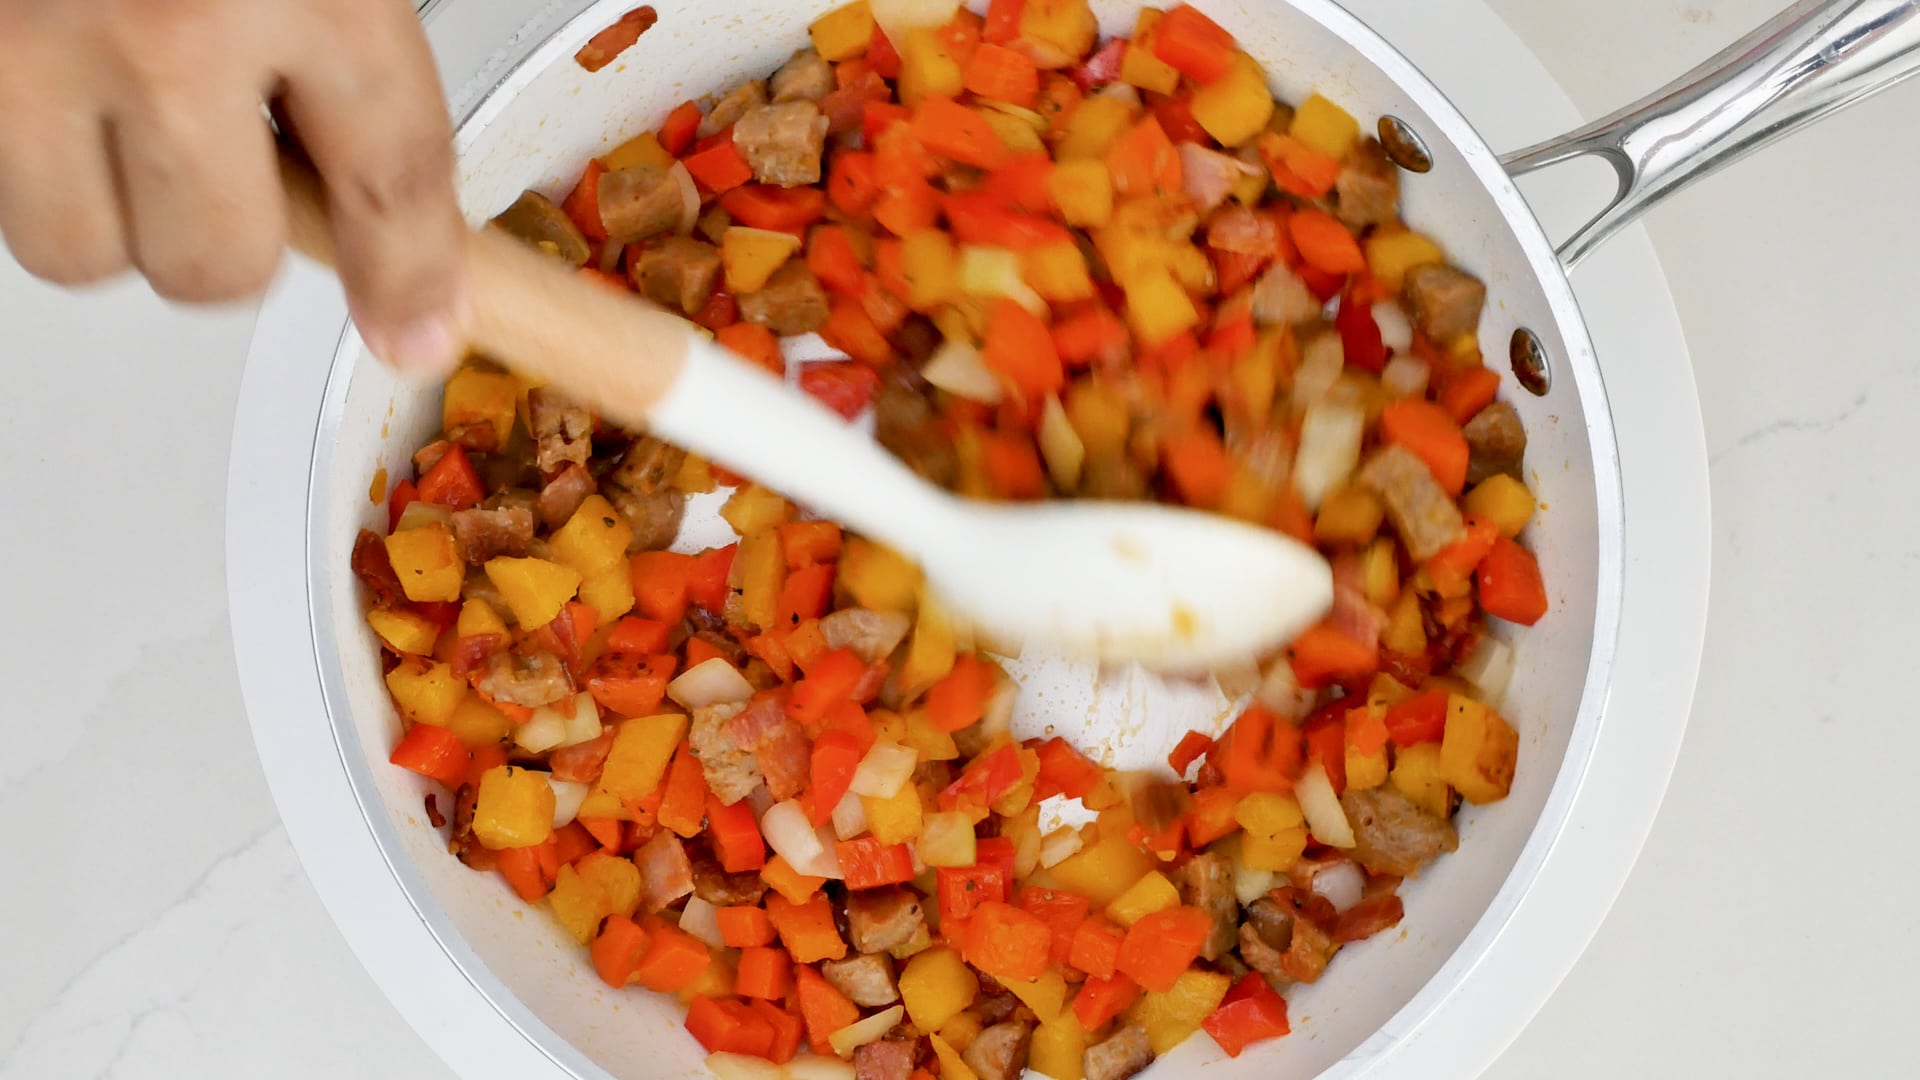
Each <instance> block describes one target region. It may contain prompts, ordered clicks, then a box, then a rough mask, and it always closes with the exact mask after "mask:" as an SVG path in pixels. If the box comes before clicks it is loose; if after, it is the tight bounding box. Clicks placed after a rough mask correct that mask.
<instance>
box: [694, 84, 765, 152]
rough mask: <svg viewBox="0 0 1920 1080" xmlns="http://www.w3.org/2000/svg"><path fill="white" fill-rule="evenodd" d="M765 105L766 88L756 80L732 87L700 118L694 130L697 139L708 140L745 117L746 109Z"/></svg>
mask: <svg viewBox="0 0 1920 1080" xmlns="http://www.w3.org/2000/svg"><path fill="white" fill-rule="evenodd" d="M766 103H767V88H766V86H765V84H763V83H761V82H760V80H758V79H750V80H748V81H746V82H743V83H741V84H740V85H739V86H736V87H734V88H733V89H732V90H731V91H729V92H728V93H727V96H726V97H723V98H721V99H720V100H719V102H718V103H716V104H715V105H714V107H713V109H712V110H711V111H709V112H708V113H707V115H705V116H703V117H701V118H700V126H699V127H697V128H695V129H694V134H695V135H696V136H698V137H699V138H702V139H705V138H710V137H712V136H714V135H718V134H720V133H721V132H722V131H725V130H726V129H727V128H729V127H731V126H733V125H734V124H736V123H738V122H739V121H740V118H741V117H742V116H745V115H746V113H747V110H748V109H751V108H755V107H756V106H760V105H765V104H766Z"/></svg>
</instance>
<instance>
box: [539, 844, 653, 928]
mask: <svg viewBox="0 0 1920 1080" xmlns="http://www.w3.org/2000/svg"><path fill="white" fill-rule="evenodd" d="M627 865H629V866H631V865H633V864H632V863H628V864H627ZM547 906H548V907H550V908H552V909H553V917H554V918H555V919H556V920H558V921H559V923H560V925H561V926H563V927H565V928H566V931H567V933H569V934H572V935H573V936H574V938H575V940H577V941H579V942H580V944H582V945H588V944H591V943H592V942H593V939H594V936H595V935H596V934H598V933H599V932H600V920H602V919H604V918H606V917H607V896H606V891H605V890H603V889H602V888H601V887H600V883H599V882H597V881H589V880H587V879H586V878H584V877H582V876H581V875H580V872H579V871H577V870H575V869H574V868H573V867H571V866H562V867H561V868H560V873H559V875H558V876H557V877H555V878H554V881H553V891H552V892H550V893H548V894H547Z"/></svg>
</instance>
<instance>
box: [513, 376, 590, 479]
mask: <svg viewBox="0 0 1920 1080" xmlns="http://www.w3.org/2000/svg"><path fill="white" fill-rule="evenodd" d="M527 427H528V428H530V429H532V432H533V441H534V464H535V465H538V466H539V467H540V471H541V472H543V473H555V472H558V471H560V470H561V469H562V468H564V467H565V466H566V465H567V464H568V463H570V462H571V463H572V464H575V465H585V464H586V463H587V459H588V458H590V457H592V456H593V413H591V412H589V411H588V410H587V407H586V406H584V405H580V404H576V403H575V402H574V401H573V400H572V399H571V398H569V397H567V396H566V395H565V394H562V393H561V392H560V391H558V390H555V389H553V388H552V387H547V386H541V387H535V388H534V389H532V390H529V391H527Z"/></svg>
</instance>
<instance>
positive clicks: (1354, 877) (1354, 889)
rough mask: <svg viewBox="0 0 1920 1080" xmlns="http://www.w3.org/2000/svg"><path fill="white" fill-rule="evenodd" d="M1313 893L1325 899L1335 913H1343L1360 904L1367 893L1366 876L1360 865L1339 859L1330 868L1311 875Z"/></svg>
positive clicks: (1327, 867) (1323, 868) (1349, 860)
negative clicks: (1361, 898)
mask: <svg viewBox="0 0 1920 1080" xmlns="http://www.w3.org/2000/svg"><path fill="white" fill-rule="evenodd" d="M1313 891H1314V892H1315V893H1317V894H1319V895H1320V896H1323V897H1325V898H1326V901H1327V903H1329V904H1332V905H1333V910H1335V911H1345V910H1347V909H1348V908H1350V907H1352V906H1353V905H1355V904H1357V903H1359V902H1360V897H1361V896H1362V895H1363V894H1364V893H1365V892H1366V891H1367V875H1366V874H1365V873H1364V872H1362V871H1361V869H1360V864H1359V863H1356V862H1354V861H1353V860H1352V859H1341V860H1340V861H1339V862H1336V863H1334V864H1333V865H1331V866H1324V867H1321V869H1320V872H1319V873H1317V874H1315V875H1313Z"/></svg>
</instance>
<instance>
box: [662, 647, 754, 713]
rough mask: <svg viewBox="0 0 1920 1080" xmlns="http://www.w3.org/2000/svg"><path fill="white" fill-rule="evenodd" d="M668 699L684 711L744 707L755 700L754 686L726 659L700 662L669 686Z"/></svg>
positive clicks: (710, 659) (719, 658)
mask: <svg viewBox="0 0 1920 1080" xmlns="http://www.w3.org/2000/svg"><path fill="white" fill-rule="evenodd" d="M667 696H668V697H670V698H672V699H673V700H675V701H677V702H679V703H680V705H681V707H682V708H687V709H704V708H707V707H708V706H711V705H741V704H745V703H746V702H747V701H750V700H752V698H753V684H752V683H750V682H748V681H747V677H746V676H745V675H742V674H740V669H738V668H736V667H734V666H733V665H732V664H730V663H728V662H727V660H726V658H725V657H720V656H714V657H709V658H708V659H706V660H703V661H701V662H700V663H698V664H695V665H694V666H692V667H690V668H688V669H687V670H686V671H684V672H682V673H681V674H680V677H679V678H677V679H674V680H673V681H672V682H670V683H668V684H667Z"/></svg>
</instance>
